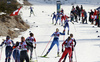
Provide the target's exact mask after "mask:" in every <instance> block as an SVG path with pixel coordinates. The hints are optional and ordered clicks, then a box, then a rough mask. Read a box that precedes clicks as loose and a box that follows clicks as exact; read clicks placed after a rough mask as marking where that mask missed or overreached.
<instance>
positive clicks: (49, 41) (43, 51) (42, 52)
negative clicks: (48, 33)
mask: <svg viewBox="0 0 100 62" xmlns="http://www.w3.org/2000/svg"><path fill="white" fill-rule="evenodd" d="M51 39H52V37H51V38H50V41H51ZM50 41H49V42H48V44H47V45H46V47H45V49H44V50H43V52H42V54H41V56H42V55H43V53H44V51H45V50H46V48H47V46H48V45H49V43H50Z"/></svg>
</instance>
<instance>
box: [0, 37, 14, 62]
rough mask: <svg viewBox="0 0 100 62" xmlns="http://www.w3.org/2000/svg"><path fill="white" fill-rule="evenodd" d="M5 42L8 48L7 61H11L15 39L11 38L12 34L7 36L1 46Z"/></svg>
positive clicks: (6, 51)
mask: <svg viewBox="0 0 100 62" xmlns="http://www.w3.org/2000/svg"><path fill="white" fill-rule="evenodd" d="M3 44H5V45H6V49H5V53H6V59H5V62H10V59H11V58H10V56H11V54H12V45H14V43H13V41H12V40H10V36H6V40H4V41H3V42H2V44H1V45H0V46H2V45H3Z"/></svg>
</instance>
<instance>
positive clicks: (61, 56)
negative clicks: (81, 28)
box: [59, 49, 68, 62]
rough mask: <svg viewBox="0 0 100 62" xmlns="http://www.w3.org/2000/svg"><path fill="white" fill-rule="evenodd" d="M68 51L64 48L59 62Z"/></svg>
mask: <svg viewBox="0 0 100 62" xmlns="http://www.w3.org/2000/svg"><path fill="white" fill-rule="evenodd" d="M67 53H68V51H67V49H65V51H64V52H63V54H62V56H61V58H60V60H59V62H61V60H62V59H63V58H64V57H65V56H66V54H67Z"/></svg>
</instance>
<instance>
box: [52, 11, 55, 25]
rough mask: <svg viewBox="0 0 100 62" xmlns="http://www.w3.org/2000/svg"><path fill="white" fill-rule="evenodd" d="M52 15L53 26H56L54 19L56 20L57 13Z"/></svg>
mask: <svg viewBox="0 0 100 62" xmlns="http://www.w3.org/2000/svg"><path fill="white" fill-rule="evenodd" d="M52 15H53V17H52V24H54V19H55V20H56V14H55V12H54V13H53V14H52Z"/></svg>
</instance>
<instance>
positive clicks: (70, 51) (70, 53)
mask: <svg viewBox="0 0 100 62" xmlns="http://www.w3.org/2000/svg"><path fill="white" fill-rule="evenodd" d="M68 53H69V62H72V59H71V56H72V49H71V48H70V49H69V51H68Z"/></svg>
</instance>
